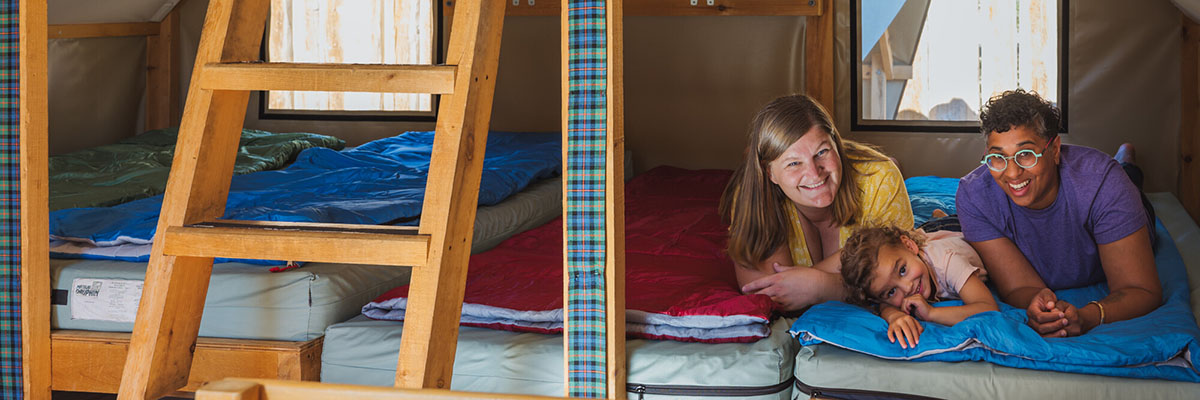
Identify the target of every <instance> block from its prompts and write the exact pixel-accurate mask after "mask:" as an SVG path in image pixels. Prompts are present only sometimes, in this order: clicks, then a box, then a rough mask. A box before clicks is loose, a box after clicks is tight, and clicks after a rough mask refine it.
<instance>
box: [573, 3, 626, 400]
mask: <svg viewBox="0 0 1200 400" xmlns="http://www.w3.org/2000/svg"><path fill="white" fill-rule="evenodd" d="M564 4H565V5H564V6H563V7H561V15H560V16H561V21H562V22H561V35H562V36H561V37H562V43H561V46H562V52H561V54H562V90H563V102H562V104H563V106H562V107H563V108H562V113H563V117H562V122H563V171H564V175H565V176H566V178H565V179H564V180H563V184H564V188H563V194H564V196H563V201H564V204H563V218H564V224H563V239H564V245H563V252H564V254H563V257H564V261H565V262H564V264H563V280H564V282H563V310H564V313H563V317H564V318H563V319H564V326H565V329H564V335H563V339H564V343H563V344H564V345H563V351H564V357H563V359H564V363H565V365H564V368H565V371H566V374H564V378H565V379H566V385H565V386H566V389H567V393H566V395H567V396H568V397H574V396H581V397H601V393H603V397H605V398H609V399H624V398H625V397H626V394H625V378H626V377H625V375H626V373H627V369H628V368H627V366H626V364H625V361H626V360H625V211H624V210H625V207H624V205H625V191H624V182H625V180H624V153H625V137H624V123H625V113H624V61H623V57H624V46H623V44H624V42H623V41H624V8H623V2H621V1H613V0H608V1H605V2H604V11H603V14H602V15H589V14H591V13H596V11H592V10H594V9H598V7H596V5H597V3H593V2H587V1H575V2H572V1H565V2H564ZM601 29H602V30H603V33H602V35H603V42H604V44H603V45H604V48H603V49H602V51H603V52H604V53H603V57H604V59H603V60H600V59H599V53H600V51H601V49H599V48H598V43H599V42H600V40H599V36H600V35H601V34H593V33H590V32H588V31H595V30H601ZM593 35H594V36H593ZM601 85H602V86H603V95H600V94H598V93H596V92H598V91H599V89H600V88H599V87H598V86H601ZM581 104H582V105H581ZM573 105H575V106H573ZM601 107H603V111H604V113H603V115H597V114H598V112H599V111H600V110H599V108H601ZM597 117H599V118H597ZM600 135H603V138H601V137H600ZM601 140H603V142H602V143H601ZM597 145H599V146H603V151H604V154H603V156H602V157H601V156H600V155H598V154H594V152H595V151H596V149H597V148H596V147H594V146H597ZM598 158H599V159H602V163H603V165H597V164H598V163H599V162H601V161H598V160H597V159H598ZM596 192H603V197H602V198H594V197H593V196H595V195H594V193H596ZM596 200H600V201H599V202H597V201H596ZM595 203H602V204H595ZM596 207H603V213H596V212H595V211H594V210H596ZM601 231H602V232H601ZM594 236H601V237H603V242H602V243H599V244H586V245H585V244H584V243H586V242H591V241H596V240H595V239H590V240H589V239H586V237H594ZM600 245H602V246H603V247H602V249H603V255H602V256H600V257H603V258H602V259H600V258H599V257H596V256H595V255H594V253H593V252H594V251H595V250H599V249H600V247H598V246H600ZM584 247H589V248H594V249H595V250H590V251H589V249H584ZM600 269H602V270H603V271H602V272H603V273H602V276H603V278H602V280H600V281H599V282H596V281H595V280H594V279H593V278H591V277H590V275H592V274H593V273H596V274H598V273H599V272H600V271H599V270H600ZM601 287H602V290H603V292H602V295H603V298H599V299H597V298H596V296H595V294H596V292H598V291H599V289H600V288H601ZM594 300H599V302H600V303H603V310H600V311H598V312H596V311H586V312H585V314H583V316H580V317H575V316H574V314H575V313H576V312H580V310H581V309H584V308H597V307H596V306H591V305H586V306H581V305H579V304H580V303H581V302H588V303H589V304H590V302H592V301H594ZM589 314H598V315H597V316H596V317H594V318H593V317H592V316H590V315H589ZM589 324H590V325H596V324H602V325H603V332H604V338H603V339H599V338H597V337H596V336H595V335H596V332H594V328H591V327H588V326H586V325H589ZM576 325H583V326H576ZM581 339H582V340H583V341H584V343H582V344H580V343H576V342H575V341H576V340H581ZM597 340H599V341H601V342H602V343H603V345H602V347H601V346H595V345H594V341H597ZM578 348H584V349H587V350H586V352H588V353H590V352H592V351H595V352H599V353H602V354H603V359H602V360H599V361H594V360H593V359H590V358H588V357H587V355H589V354H583V353H584V352H583V351H580V353H579V354H577V353H576V351H574V350H573V349H578ZM601 379H602V380H603V381H600V380H601Z"/></svg>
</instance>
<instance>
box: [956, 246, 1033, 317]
mask: <svg viewBox="0 0 1200 400" xmlns="http://www.w3.org/2000/svg"><path fill="white" fill-rule="evenodd" d="M969 243H970V244H971V247H974V248H975V251H976V252H979V258H980V259H981V260H983V265H986V266H987V269H988V272H989V273H988V277H989V278H991V280H992V282H994V283H995V284H996V290H997V291H998V292H999V294H1000V299H1002V300H1004V301H1005V302H1006V303H1008V304H1011V305H1012V306H1013V307H1018V308H1027V307H1029V303H1030V302H1031V300H1033V297H1034V296H1035V295H1036V294H1037V293H1038V292H1039V291H1041V290H1042V289H1045V288H1046V282H1044V281H1042V277H1041V276H1039V275H1038V274H1037V271H1035V270H1034V269H1033V265H1032V264H1030V263H1029V259H1027V258H1025V254H1022V253H1021V250H1020V249H1018V248H1017V245H1016V244H1013V242H1012V240H1009V239H1008V238H1003V237H1002V238H997V239H992V240H987V241H983V242H969Z"/></svg>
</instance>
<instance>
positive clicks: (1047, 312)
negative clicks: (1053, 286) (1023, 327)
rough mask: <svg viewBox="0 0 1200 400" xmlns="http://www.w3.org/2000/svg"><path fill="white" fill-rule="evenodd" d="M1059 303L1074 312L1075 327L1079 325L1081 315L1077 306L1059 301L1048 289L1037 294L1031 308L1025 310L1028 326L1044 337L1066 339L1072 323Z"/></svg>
mask: <svg viewBox="0 0 1200 400" xmlns="http://www.w3.org/2000/svg"><path fill="white" fill-rule="evenodd" d="M1058 303H1063V304H1065V305H1066V308H1069V309H1070V310H1071V311H1072V313H1073V314H1074V315H1075V319H1076V323H1075V325H1079V323H1078V319H1079V313H1078V312H1075V306H1072V305H1070V304H1069V303H1067V302H1065V301H1059V300H1058V296H1055V295H1054V292H1053V291H1051V290H1050V289H1046V288H1043V289H1042V290H1041V291H1039V292H1037V294H1035V295H1034V296H1033V299H1031V300H1030V301H1029V307H1028V308H1026V309H1025V316H1026V317H1028V319H1027V320H1026V324H1028V325H1029V327H1030V328H1033V330H1034V331H1036V332H1037V333H1038V334H1039V335H1042V337H1066V336H1067V330H1066V328H1067V326H1069V325H1070V321H1069V320H1068V319H1067V313H1066V310H1064V309H1060V308H1059V304H1058ZM1076 329H1078V328H1076ZM1076 335H1078V332H1077V333H1076Z"/></svg>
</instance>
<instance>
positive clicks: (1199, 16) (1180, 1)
mask: <svg viewBox="0 0 1200 400" xmlns="http://www.w3.org/2000/svg"><path fill="white" fill-rule="evenodd" d="M1171 1H1173V2H1175V6H1176V7H1179V11H1183V13H1184V14H1185V15H1187V16H1188V18H1191V19H1192V21H1200V0H1171Z"/></svg>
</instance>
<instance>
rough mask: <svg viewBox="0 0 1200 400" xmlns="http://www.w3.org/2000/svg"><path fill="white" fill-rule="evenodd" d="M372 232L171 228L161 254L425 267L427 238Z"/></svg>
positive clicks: (408, 232)
mask: <svg viewBox="0 0 1200 400" xmlns="http://www.w3.org/2000/svg"><path fill="white" fill-rule="evenodd" d="M309 225H310V226H314V227H318V226H319V225H318V224H309ZM374 228H375V227H371V226H360V227H358V229H356V230H330V229H324V230H315V229H314V230H307V229H289V228H286V227H275V228H262V227H252V226H239V227H230V226H221V225H218V226H214V227H193V226H171V227H167V232H166V245H164V247H163V252H164V253H165V254H167V255H170V256H187V257H228V258H249V259H259V260H286V261H313V262H330V263H343V264H372V265H397V266H421V265H424V264H425V263H426V262H427V257H428V254H429V235H416V234H415V233H416V232H415V231H414V230H412V229H411V228H408V229H404V228H403V227H391V226H380V227H378V229H374ZM317 229H319V228H317Z"/></svg>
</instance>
